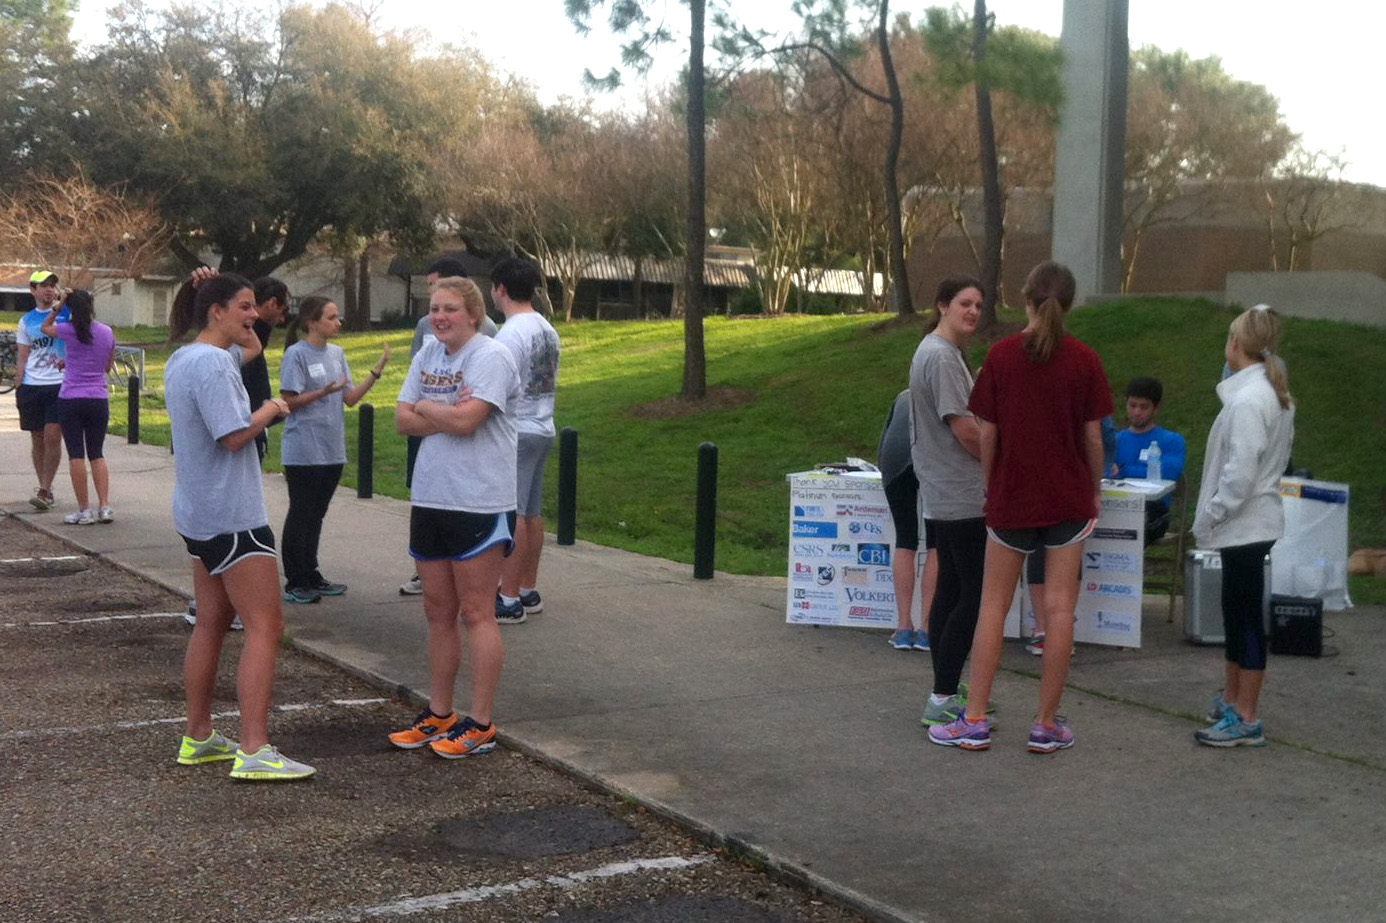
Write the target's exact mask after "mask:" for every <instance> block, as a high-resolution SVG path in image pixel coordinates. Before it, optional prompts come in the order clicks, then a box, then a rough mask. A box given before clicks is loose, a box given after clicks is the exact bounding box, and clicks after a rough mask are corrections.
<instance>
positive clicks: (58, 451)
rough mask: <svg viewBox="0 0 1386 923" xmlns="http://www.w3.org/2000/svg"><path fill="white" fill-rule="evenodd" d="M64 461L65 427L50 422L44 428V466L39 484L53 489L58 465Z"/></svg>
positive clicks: (45, 488)
mask: <svg viewBox="0 0 1386 923" xmlns="http://www.w3.org/2000/svg"><path fill="white" fill-rule="evenodd" d="M62 463H63V428H62V427H61V426H59V425H58V424H57V423H49V424H48V425H47V426H45V427H44V428H43V468H42V470H41V471H39V486H41V487H42V488H43V489H44V490H52V489H53V479H54V478H55V477H57V476H58V466H59V465H61V464H62Z"/></svg>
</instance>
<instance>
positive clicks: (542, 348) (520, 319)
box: [496, 311, 559, 436]
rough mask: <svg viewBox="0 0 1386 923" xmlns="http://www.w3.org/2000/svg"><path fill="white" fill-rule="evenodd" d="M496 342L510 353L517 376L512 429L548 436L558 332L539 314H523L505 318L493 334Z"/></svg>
mask: <svg viewBox="0 0 1386 923" xmlns="http://www.w3.org/2000/svg"><path fill="white" fill-rule="evenodd" d="M496 342H497V343H503V344H505V346H506V347H508V348H509V349H510V353H511V355H512V356H514V357H515V367H516V368H517V369H518V370H519V372H520V400H519V402H518V403H517V404H516V405H515V428H516V429H517V430H519V431H520V432H522V433H532V434H533V435H536V436H552V435H553V434H554V429H553V397H554V392H555V391H557V390H558V352H559V343H558V331H556V330H554V329H553V325H552V324H550V323H549V322H548V321H547V320H545V319H544V316H543V315H542V314H539V313H537V312H533V311H525V312H523V313H521V314H516V315H514V316H513V317H509V318H506V321H505V325H504V326H503V327H501V329H500V333H498V334H496Z"/></svg>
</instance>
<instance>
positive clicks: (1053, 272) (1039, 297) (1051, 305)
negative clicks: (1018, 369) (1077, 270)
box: [1021, 261, 1076, 363]
mask: <svg viewBox="0 0 1386 923" xmlns="http://www.w3.org/2000/svg"><path fill="white" fill-rule="evenodd" d="M1075 288H1076V283H1075V282H1074V280H1073V273H1071V272H1069V270H1068V267H1067V266H1062V265H1060V264H1059V263H1055V262H1053V261H1047V262H1044V263H1040V264H1039V265H1038V266H1036V267H1035V268H1034V269H1032V270H1030V275H1029V276H1028V277H1027V278H1026V279H1025V287H1024V288H1023V289H1022V290H1021V292H1022V294H1023V295H1024V296H1025V301H1026V303H1027V304H1029V305H1030V306H1031V307H1032V308H1033V309H1034V311H1035V323H1034V324H1033V325H1032V326H1031V327H1030V329H1029V330H1027V331H1026V332H1025V354H1026V355H1028V356H1029V357H1030V358H1031V359H1032V360H1033V361H1035V362H1040V363H1044V362H1048V361H1049V360H1050V359H1051V358H1053V356H1054V351H1055V350H1056V349H1058V348H1059V343H1060V341H1062V340H1063V337H1064V314H1066V313H1067V312H1068V309H1069V308H1071V307H1073V293H1074V290H1075Z"/></svg>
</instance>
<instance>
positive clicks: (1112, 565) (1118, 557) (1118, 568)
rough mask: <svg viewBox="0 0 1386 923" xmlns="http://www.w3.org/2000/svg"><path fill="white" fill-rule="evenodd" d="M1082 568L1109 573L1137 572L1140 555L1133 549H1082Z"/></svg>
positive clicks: (1139, 564) (1139, 570) (1139, 565)
mask: <svg viewBox="0 0 1386 923" xmlns="http://www.w3.org/2000/svg"><path fill="white" fill-rule="evenodd" d="M1083 570H1084V572H1085V573H1086V572H1089V571H1103V572H1105V573H1109V574H1139V573H1140V572H1141V555H1139V554H1137V553H1136V552H1134V551H1084V552H1083Z"/></svg>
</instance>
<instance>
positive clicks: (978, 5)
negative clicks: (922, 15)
mask: <svg viewBox="0 0 1386 923" xmlns="http://www.w3.org/2000/svg"><path fill="white" fill-rule="evenodd" d="M972 30H973V33H972V60H973V63H974V64H975V65H976V68H977V134H978V140H979V141H980V144H981V147H980V150H981V160H982V214H983V217H984V218H985V227H986V246H985V250H984V252H983V255H982V293H983V302H982V317H981V320H980V321H979V322H978V324H977V327H978V329H980V330H989V329H990V328H991V327H992V326H994V325H995V324H996V303H997V301H998V300H999V299H1000V296H1001V235H1002V233H1004V227H1003V225H1004V221H1003V216H1002V214H1001V165H1000V163H999V162H998V161H997V157H996V125H995V123H993V121H992V117H991V87H990V86H988V85H987V81H986V77H985V75H984V68H983V63H984V61H985V59H986V50H987V32H988V26H987V0H976V2H975V4H974V5H973V14H972Z"/></svg>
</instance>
